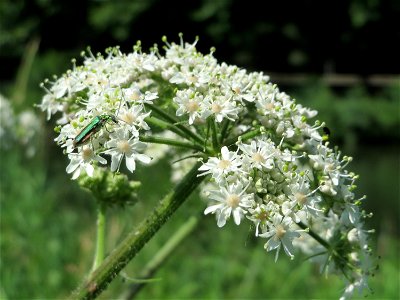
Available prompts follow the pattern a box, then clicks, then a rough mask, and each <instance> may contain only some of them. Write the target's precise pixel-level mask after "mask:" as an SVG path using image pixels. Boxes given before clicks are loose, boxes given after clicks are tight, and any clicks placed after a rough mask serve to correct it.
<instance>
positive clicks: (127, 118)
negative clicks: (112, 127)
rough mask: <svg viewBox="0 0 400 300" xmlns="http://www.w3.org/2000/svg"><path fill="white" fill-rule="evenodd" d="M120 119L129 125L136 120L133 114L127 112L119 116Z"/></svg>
mask: <svg viewBox="0 0 400 300" xmlns="http://www.w3.org/2000/svg"><path fill="white" fill-rule="evenodd" d="M121 120H122V121H124V122H125V123H128V124H129V125H132V124H134V123H135V122H136V117H135V115H134V114H132V113H129V112H128V113H126V114H123V115H122V116H121Z"/></svg>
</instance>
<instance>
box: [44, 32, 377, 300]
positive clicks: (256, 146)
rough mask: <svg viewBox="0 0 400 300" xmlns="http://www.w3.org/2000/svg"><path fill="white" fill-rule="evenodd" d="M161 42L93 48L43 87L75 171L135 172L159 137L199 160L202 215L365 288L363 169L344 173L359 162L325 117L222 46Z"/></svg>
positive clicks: (367, 269)
mask: <svg viewBox="0 0 400 300" xmlns="http://www.w3.org/2000/svg"><path fill="white" fill-rule="evenodd" d="M163 41H164V42H165V47H164V48H165V51H166V53H165V55H162V54H161V53H160V52H159V50H158V48H157V46H154V47H153V48H152V49H151V51H150V53H149V54H146V53H143V52H142V50H141V47H140V43H138V44H137V45H136V46H135V47H134V51H133V52H132V53H129V54H123V53H122V52H121V51H120V50H119V48H111V49H109V50H108V51H107V54H108V55H107V56H106V57H104V56H103V55H100V54H99V55H97V56H94V55H93V54H91V52H90V51H89V53H88V54H85V55H87V56H85V55H84V64H83V65H82V66H75V64H74V67H73V69H72V70H70V71H68V72H67V73H66V74H64V75H63V76H62V77H60V78H55V80H54V81H49V80H47V81H45V82H44V84H43V87H45V89H46V91H47V94H46V95H45V96H44V98H43V101H42V103H41V105H40V107H41V109H42V110H43V111H46V112H47V116H48V118H50V117H51V115H53V114H55V113H57V112H61V113H62V116H61V118H60V119H59V120H58V122H59V124H60V125H59V127H58V132H59V136H58V137H57V138H56V141H57V142H58V143H59V144H60V145H61V147H63V148H65V153H66V154H67V155H68V157H69V159H70V164H69V165H68V167H67V172H68V173H72V174H73V175H72V178H73V179H75V178H78V177H79V176H80V174H81V173H82V171H84V172H86V173H87V174H88V175H89V176H92V175H93V171H94V169H95V168H97V167H104V166H105V165H107V159H106V158H107V157H111V171H119V170H120V167H121V163H122V162H123V161H124V160H125V165H126V168H127V169H128V170H129V171H131V172H133V171H134V170H135V168H136V162H137V161H140V162H142V163H150V161H151V156H152V157H154V156H156V155H154V156H153V155H150V154H149V153H152V152H150V151H149V152H146V147H147V145H151V144H154V143H155V144H165V145H168V146H169V149H172V150H175V149H176V151H175V153H173V152H172V153H171V154H169V156H171V157H172V156H173V157H175V158H176V157H177V155H181V158H184V157H185V156H187V157H190V158H193V157H195V156H197V157H201V159H202V160H203V165H202V166H201V167H200V168H199V175H198V176H204V177H205V178H207V179H208V182H207V184H205V185H204V186H203V190H202V195H204V196H205V197H206V198H207V200H208V201H209V206H208V207H207V208H206V209H205V214H214V215H215V216H216V219H217V225H218V226H219V227H223V226H224V225H225V224H226V222H227V221H228V220H229V219H231V218H232V219H233V221H234V222H235V223H236V224H238V225H239V224H241V223H242V222H244V221H248V222H251V223H252V224H254V230H255V235H256V236H257V237H260V238H262V239H265V249H266V250H267V251H271V250H276V258H278V254H279V251H280V250H281V249H282V248H283V250H284V252H285V253H286V254H287V255H288V256H290V257H291V258H294V255H295V253H296V249H297V250H301V251H302V252H304V253H306V254H307V255H309V256H310V257H312V259H313V260H315V261H319V262H321V265H322V266H323V269H324V271H338V272H340V273H342V274H344V275H345V278H346V281H347V288H346V290H345V292H344V295H343V297H345V298H346V297H348V296H351V294H352V293H353V291H354V290H355V289H359V290H360V291H361V290H363V289H364V288H365V287H367V277H368V275H369V273H370V270H371V266H370V259H369V257H370V248H369V246H368V243H367V241H368V232H367V231H366V230H365V229H363V221H364V219H365V218H366V214H365V213H364V212H363V211H361V209H360V202H361V201H360V200H362V199H363V198H361V199H357V198H356V197H355V195H354V192H353V191H354V189H355V184H354V181H355V180H356V179H357V176H356V175H355V174H353V173H351V172H348V171H347V170H346V166H347V164H348V163H349V162H350V161H351V158H350V157H347V156H341V153H340V152H339V151H338V150H333V149H331V148H329V143H328V142H327V141H326V136H325V135H324V133H323V130H322V129H323V127H324V124H323V123H320V122H319V121H316V122H315V123H314V124H310V123H309V119H310V118H313V117H315V116H316V114H317V112H316V111H314V110H310V109H308V108H305V107H303V106H301V105H300V104H297V103H296V102H295V101H294V99H292V98H291V97H290V96H288V95H287V94H285V93H283V92H281V91H279V89H278V88H277V86H276V85H274V84H272V83H270V82H269V77H268V76H266V75H264V74H263V73H256V72H253V73H249V72H247V71H246V70H244V69H241V68H239V67H237V66H231V65H228V64H225V63H218V62H217V60H216V59H215V58H214V56H213V52H214V49H212V50H211V53H209V54H207V55H203V54H201V53H199V52H198V51H197V50H196V47H195V46H196V42H197V41H196V42H195V43H193V44H188V43H184V42H183V41H182V40H181V43H180V44H175V43H169V42H168V41H167V40H166V38H164V39H163ZM149 149H151V150H152V151H153V152H154V149H155V148H154V147H149ZM160 149H162V151H164V152H165V151H167V150H166V149H165V148H162V147H160ZM182 149H184V151H182ZM188 150H189V152H188ZM168 151H170V150H168ZM159 156H161V155H159ZM177 160H178V159H177ZM182 162H184V160H182ZM181 165H182V163H181ZM185 165H186V164H185ZM185 168H186V167H185ZM177 169H179V168H177ZM177 171H178V172H179V170H177Z"/></svg>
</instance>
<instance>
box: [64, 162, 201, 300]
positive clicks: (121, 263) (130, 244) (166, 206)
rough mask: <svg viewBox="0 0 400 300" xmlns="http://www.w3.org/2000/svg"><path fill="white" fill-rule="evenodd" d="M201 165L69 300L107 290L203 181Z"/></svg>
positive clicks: (131, 233) (92, 295)
mask: <svg viewBox="0 0 400 300" xmlns="http://www.w3.org/2000/svg"><path fill="white" fill-rule="evenodd" d="M200 165H201V163H200V162H197V163H196V164H195V165H194V166H193V168H192V169H191V170H190V171H189V172H188V173H187V174H186V176H185V177H184V178H183V179H182V180H181V182H180V183H179V184H178V185H177V186H176V187H175V188H174V189H173V190H172V191H171V192H170V193H169V194H168V195H166V196H165V197H164V198H163V199H162V200H161V201H160V202H159V203H158V205H156V207H155V208H154V210H153V211H152V212H150V214H149V215H148V216H147V218H146V219H145V220H144V221H142V222H141V223H140V224H139V225H138V226H137V227H135V228H134V229H133V230H132V231H131V232H130V233H129V234H128V236H127V237H126V238H125V239H124V240H123V241H122V242H121V243H120V244H119V245H118V246H117V247H116V248H115V249H114V250H113V251H112V252H111V253H110V255H109V256H108V257H107V258H106V259H105V260H104V261H103V263H102V264H101V265H100V266H99V267H98V268H97V269H96V270H95V271H94V272H92V273H91V274H90V275H89V278H88V279H87V280H85V282H84V283H83V284H82V285H81V286H80V287H78V288H77V290H76V291H74V292H73V293H72V295H71V296H70V299H94V298H95V297H96V296H98V295H99V294H100V293H101V292H102V291H103V290H104V289H105V288H106V287H107V286H108V284H109V283H110V282H111V281H112V280H113V279H114V278H115V277H116V276H117V275H118V273H119V272H120V271H121V270H122V269H123V268H124V267H125V266H126V265H127V264H128V263H129V262H130V260H131V259H132V258H133V257H135V256H136V254H138V253H139V251H140V250H141V249H142V248H143V246H144V245H145V244H146V243H147V242H148V241H149V240H150V239H151V238H152V237H153V236H154V235H155V234H156V232H157V231H158V230H159V229H160V228H161V227H162V225H164V223H165V222H166V221H167V220H168V219H169V218H170V217H171V216H172V214H173V213H174V212H175V211H176V210H177V209H178V208H179V207H180V205H181V204H182V203H183V202H184V201H185V200H186V199H187V198H188V197H189V195H190V194H191V193H192V191H193V190H194V189H195V188H196V187H197V186H198V185H199V184H200V182H201V181H202V180H203V179H204V177H203V176H201V177H198V176H197V174H198V168H199V167H200Z"/></svg>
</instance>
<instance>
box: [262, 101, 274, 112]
mask: <svg viewBox="0 0 400 300" xmlns="http://www.w3.org/2000/svg"><path fill="white" fill-rule="evenodd" d="M264 107H265V109H266V110H273V109H274V108H275V105H274V104H273V103H272V102H269V103H267V104H265V106H264Z"/></svg>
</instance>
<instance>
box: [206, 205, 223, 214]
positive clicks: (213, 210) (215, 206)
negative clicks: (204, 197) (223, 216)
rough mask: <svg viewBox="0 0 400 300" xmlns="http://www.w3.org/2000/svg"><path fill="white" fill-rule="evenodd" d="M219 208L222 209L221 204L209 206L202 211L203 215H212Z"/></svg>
mask: <svg viewBox="0 0 400 300" xmlns="http://www.w3.org/2000/svg"><path fill="white" fill-rule="evenodd" d="M221 207H222V205H221V204H215V205H211V206H209V207H207V208H206V209H205V210H204V214H205V215H208V214H209V213H214V212H215V211H217V210H218V209H220V208H221Z"/></svg>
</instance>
